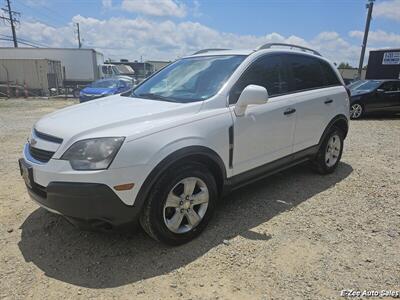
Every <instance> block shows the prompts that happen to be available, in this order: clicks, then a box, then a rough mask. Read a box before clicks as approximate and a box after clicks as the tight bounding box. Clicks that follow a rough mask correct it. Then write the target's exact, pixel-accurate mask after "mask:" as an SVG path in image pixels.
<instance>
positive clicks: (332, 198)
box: [0, 100, 400, 299]
mask: <svg viewBox="0 0 400 300" xmlns="http://www.w3.org/2000/svg"><path fill="white" fill-rule="evenodd" d="M73 103H74V102H73V101H71V100H68V101H66V100H0V159H1V165H0V176H1V180H0V225H1V226H0V243H1V247H0V270H1V273H0V298H2V299H3V298H4V299H25V298H37V299H45V298H52V299H55V298H58V299H63V298H71V299H72V298H74V299H75V298H82V299H83V298H85V299H86V298H100V299H103V298H104V299H108V298H116V299H132V298H135V299H172V298H179V297H180V298H182V299H337V298H339V296H340V291H341V290H342V289H355V290H383V289H386V290H398V291H399V290H400V272H399V270H400V252H399V249H400V159H399V158H400V118H399V117H397V118H396V117H393V118H369V119H365V120H361V121H355V122H351V129H350V133H349V136H348V138H347V139H346V142H345V150H344V154H343V157H342V162H341V163H340V165H339V167H338V169H337V171H336V172H335V173H334V174H331V175H327V176H320V175H317V174H314V173H313V172H312V171H310V170H309V169H308V168H307V167H305V166H299V167H295V168H293V169H290V170H287V171H285V172H282V173H279V174H277V175H274V176H272V177H269V178H267V179H264V180H261V181H259V182H256V183H254V184H251V185H249V186H247V187H244V188H242V189H240V190H238V191H236V192H235V193H233V194H231V195H229V196H228V197H226V198H225V199H224V200H223V201H222V202H221V204H220V205H219V208H218V211H217V214H216V216H215V218H214V219H213V221H212V222H211V223H210V225H209V227H208V229H206V231H205V232H204V233H203V234H202V235H201V236H200V237H199V238H198V239H196V240H195V241H193V242H191V243H189V244H186V245H183V246H180V247H176V248H171V247H167V246H164V245H162V244H159V243H157V242H155V241H153V240H151V239H150V238H148V237H147V236H146V235H145V234H144V233H143V232H141V231H140V232H137V233H132V234H121V233H95V232H83V231H80V230H78V229H76V228H74V227H72V226H71V225H70V224H69V223H68V222H67V221H65V220H64V219H63V218H62V217H60V216H57V215H54V214H51V213H48V212H46V211H45V210H43V209H41V208H39V207H38V206H37V205H36V204H35V203H34V202H32V201H31V200H30V199H29V197H28V195H27V193H26V191H25V187H24V184H23V181H22V179H21V178H20V176H19V171H18V168H17V158H19V157H20V155H21V154H20V153H21V149H22V145H23V143H24V142H25V140H26V137H27V135H28V134H29V132H30V128H31V127H32V125H33V123H34V122H35V121H36V120H37V119H38V118H40V117H41V116H42V115H44V114H45V113H48V112H51V111H53V110H55V109H57V108H61V107H63V106H66V105H71V104H73ZM245 297H246V298H245Z"/></svg>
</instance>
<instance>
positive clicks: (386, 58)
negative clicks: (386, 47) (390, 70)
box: [382, 52, 400, 65]
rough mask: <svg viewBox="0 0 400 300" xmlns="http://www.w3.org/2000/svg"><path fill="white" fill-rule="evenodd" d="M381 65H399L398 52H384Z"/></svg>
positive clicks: (399, 54)
mask: <svg viewBox="0 0 400 300" xmlns="http://www.w3.org/2000/svg"><path fill="white" fill-rule="evenodd" d="M382 65H400V52H385V53H384V54H383V61H382Z"/></svg>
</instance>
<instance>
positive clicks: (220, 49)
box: [192, 48, 230, 55]
mask: <svg viewBox="0 0 400 300" xmlns="http://www.w3.org/2000/svg"><path fill="white" fill-rule="evenodd" d="M224 50H230V49H223V48H209V49H202V50H199V51H196V52H195V53H193V54H192V55H196V54H200V53H206V52H210V51H224Z"/></svg>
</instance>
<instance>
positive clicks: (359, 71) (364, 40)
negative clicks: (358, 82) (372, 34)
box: [358, 0, 375, 79]
mask: <svg viewBox="0 0 400 300" xmlns="http://www.w3.org/2000/svg"><path fill="white" fill-rule="evenodd" d="M374 1H375V0H368V3H367V8H368V14H367V21H366V23H365V31H364V39H363V43H362V46H361V56H360V63H359V65H358V79H361V72H362V68H363V64H364V56H365V49H366V48H367V40H368V33H369V25H370V24H371V18H372V9H373V7H374Z"/></svg>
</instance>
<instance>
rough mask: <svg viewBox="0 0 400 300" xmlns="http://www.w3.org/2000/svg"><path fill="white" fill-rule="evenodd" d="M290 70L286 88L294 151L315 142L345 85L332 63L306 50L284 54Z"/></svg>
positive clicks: (331, 116) (340, 97) (336, 111)
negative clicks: (293, 123)
mask: <svg viewBox="0 0 400 300" xmlns="http://www.w3.org/2000/svg"><path fill="white" fill-rule="evenodd" d="M284 61H285V64H286V65H287V68H288V70H289V73H290V74H291V78H292V80H291V82H290V86H289V91H290V92H292V94H291V97H292V98H293V101H294V102H295V109H296V129H295V132H294V140H293V152H294V153H295V152H298V151H301V150H304V149H306V148H309V147H311V146H315V145H317V144H318V142H319V140H320V138H321V136H322V133H323V131H324V130H325V128H326V126H327V125H328V123H329V122H330V120H332V119H333V118H334V117H335V115H336V114H337V113H338V110H337V109H336V108H337V105H339V104H340V103H342V102H343V101H342V100H343V99H342V98H343V97H344V94H345V93H346V91H345V89H344V88H343V86H342V83H341V82H340V81H339V79H338V77H337V75H336V73H335V72H334V71H333V70H332V67H331V66H330V65H329V64H328V63H327V62H325V61H324V60H321V59H319V58H316V57H314V56H310V55H305V54H286V55H285V59H284Z"/></svg>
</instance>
